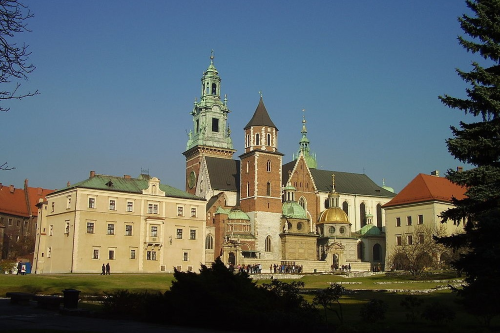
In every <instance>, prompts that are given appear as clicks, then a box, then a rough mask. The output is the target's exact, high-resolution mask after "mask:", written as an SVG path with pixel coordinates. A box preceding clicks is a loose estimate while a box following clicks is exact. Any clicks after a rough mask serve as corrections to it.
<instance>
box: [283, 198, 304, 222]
mask: <svg viewBox="0 0 500 333" xmlns="http://www.w3.org/2000/svg"><path fill="white" fill-rule="evenodd" d="M282 211H283V216H285V217H288V218H294V219H307V214H306V211H305V210H304V208H302V206H301V205H299V204H298V203H297V202H295V201H287V202H284V203H283V206H282Z"/></svg>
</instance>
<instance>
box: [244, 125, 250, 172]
mask: <svg viewBox="0 0 500 333" xmlns="http://www.w3.org/2000/svg"><path fill="white" fill-rule="evenodd" d="M249 146H250V134H247V136H246V138H245V148H246V147H249ZM247 166H248V164H247ZM247 173H248V168H247Z"/></svg>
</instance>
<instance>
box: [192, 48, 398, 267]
mask: <svg viewBox="0 0 500 333" xmlns="http://www.w3.org/2000/svg"><path fill="white" fill-rule="evenodd" d="M229 113H230V110H229V108H228V105H227V97H224V98H221V78H220V76H219V73H218V71H217V69H216V68H215V66H214V58H213V55H212V56H211V57H210V65H209V67H208V68H207V70H206V71H205V72H204V74H203V76H202V78H201V97H200V100H199V101H195V103H194V107H193V110H192V112H191V115H192V121H193V127H192V129H191V130H190V132H189V134H188V136H189V137H188V142H187V145H186V151H185V152H184V153H183V154H184V156H185V158H186V174H185V177H186V191H187V192H189V193H191V194H194V195H196V196H199V197H202V198H205V199H206V200H207V207H206V228H205V230H206V234H205V261H206V262H207V263H209V262H212V261H214V260H215V258H217V257H219V256H220V257H221V258H222V260H223V261H224V262H226V263H227V264H232V265H246V264H255V263H260V264H261V265H263V266H264V267H269V266H270V265H272V264H280V263H283V262H288V263H290V262H293V263H295V264H297V265H299V264H300V265H302V266H303V267H304V270H305V271H308V270H310V271H313V270H314V271H326V270H330V269H336V268H338V267H341V266H347V265H349V266H350V267H353V268H358V269H360V270H366V269H371V268H373V267H374V266H376V265H377V266H382V267H383V266H384V258H385V236H384V231H385V220H384V214H383V211H382V208H381V207H382V205H384V204H385V203H387V202H389V201H390V200H391V199H392V197H394V195H395V194H394V193H393V192H391V191H390V189H389V188H386V187H385V186H382V187H381V186H378V185H377V184H375V183H374V182H373V181H372V180H371V179H370V178H369V177H367V176H366V175H364V174H355V173H348V172H338V171H329V170H319V169H317V161H316V156H315V155H314V154H313V153H311V151H310V147H309V140H308V138H307V129H306V121H305V118H303V119H302V130H301V139H300V141H299V149H298V151H297V153H296V154H293V158H292V160H291V161H290V162H287V163H284V161H283V159H284V156H285V155H284V154H283V153H282V152H280V151H279V147H278V128H277V126H276V125H275V123H274V122H273V121H272V119H271V117H270V114H269V112H268V111H267V109H266V107H265V104H264V101H263V98H262V96H261V97H260V100H259V102H258V105H257V108H256V109H255V112H254V113H253V116H251V117H250V116H249V119H250V120H249V122H248V124H247V125H246V126H245V127H244V128H243V131H242V134H243V140H244V152H242V154H241V155H239V158H238V159H236V158H234V156H233V155H234V153H235V152H236V150H235V149H234V148H233V142H232V139H231V130H230V128H229V126H228V125H227V121H228V116H229Z"/></svg>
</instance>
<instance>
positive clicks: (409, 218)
mask: <svg viewBox="0 0 500 333" xmlns="http://www.w3.org/2000/svg"><path fill="white" fill-rule="evenodd" d="M406 225H411V216H407V217H406Z"/></svg>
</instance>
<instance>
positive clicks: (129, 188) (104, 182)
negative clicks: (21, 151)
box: [56, 174, 204, 200]
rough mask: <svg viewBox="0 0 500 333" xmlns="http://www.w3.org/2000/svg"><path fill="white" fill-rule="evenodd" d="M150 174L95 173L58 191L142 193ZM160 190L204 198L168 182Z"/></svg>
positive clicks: (177, 194)
mask: <svg viewBox="0 0 500 333" xmlns="http://www.w3.org/2000/svg"><path fill="white" fill-rule="evenodd" d="M148 178H150V177H149V176H145V175H141V176H139V178H129V177H116V176H107V175H97V174H96V175H95V176H92V177H90V178H88V179H86V180H84V181H81V182H78V183H76V184H73V185H70V186H69V187H66V188H64V189H61V190H58V191H56V193H59V192H63V191H67V190H70V189H74V188H88V189H96V190H104V191H113V192H126V193H137V194H142V190H145V189H147V188H148ZM160 190H161V191H163V192H165V196H166V197H174V198H183V199H194V200H204V199H203V198H200V197H197V196H195V195H192V194H190V193H187V192H185V191H182V190H179V189H177V188H175V187H172V186H170V185H166V184H160Z"/></svg>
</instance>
